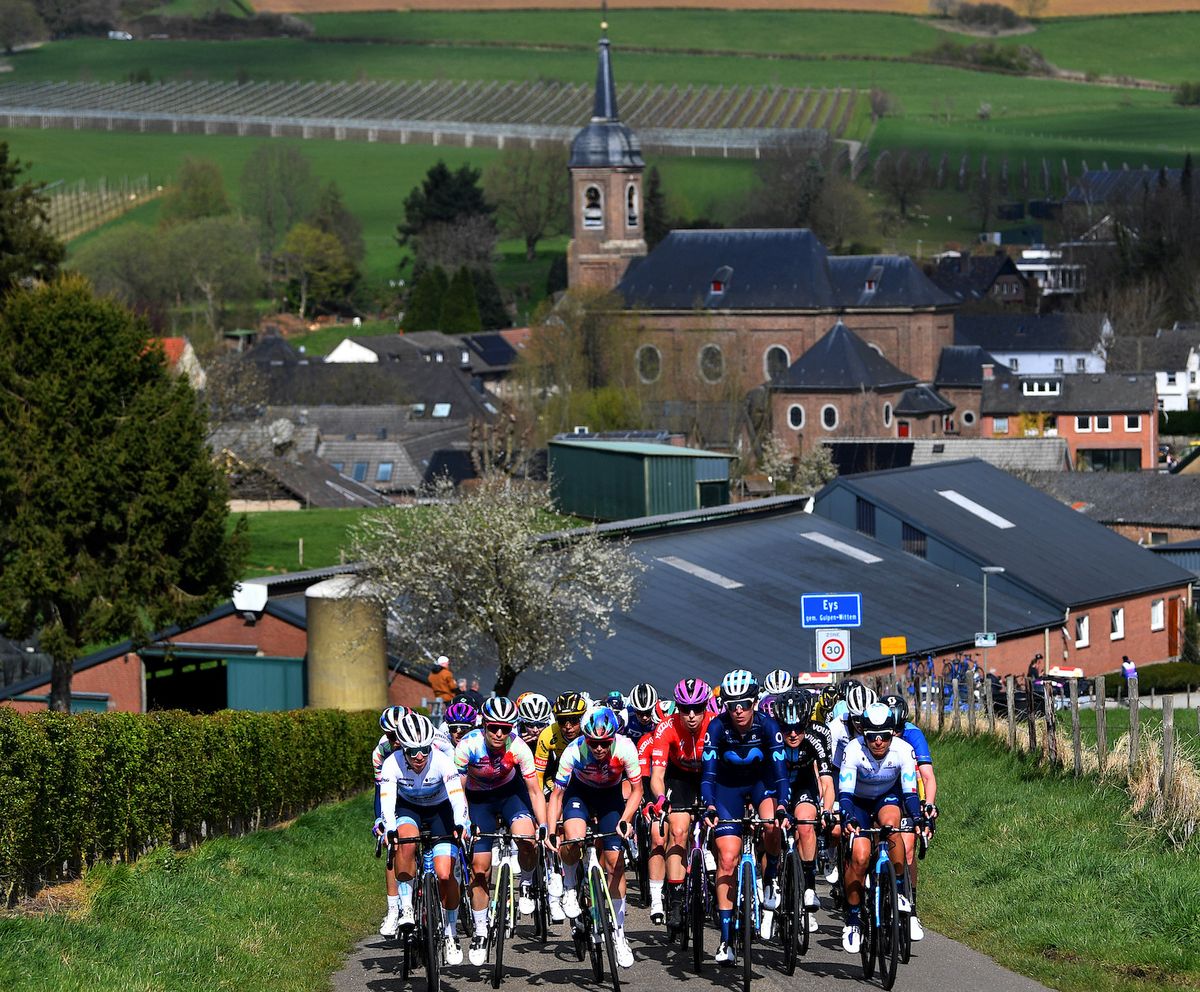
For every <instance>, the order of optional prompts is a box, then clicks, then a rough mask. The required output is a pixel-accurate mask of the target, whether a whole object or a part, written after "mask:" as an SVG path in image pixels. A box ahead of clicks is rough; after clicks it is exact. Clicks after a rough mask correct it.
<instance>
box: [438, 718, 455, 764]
mask: <svg viewBox="0 0 1200 992" xmlns="http://www.w3.org/2000/svg"><path fill="white" fill-rule="evenodd" d="M433 749H434V750H435V751H441V752H442V754H444V755H445V756H446V757H447V758H449V759H450V763H451V764H453V763H454V741H452V740H451V739H450V727H449V725H448V724H445V723H443V724H441V725H440V726H439V727H438V728H437V730H435V731H434V732H433Z"/></svg>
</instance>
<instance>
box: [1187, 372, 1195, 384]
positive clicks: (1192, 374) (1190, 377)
mask: <svg viewBox="0 0 1200 992" xmlns="http://www.w3.org/2000/svg"><path fill="white" fill-rule="evenodd" d="M1195 381H1196V373H1195V372H1189V373H1188V382H1195Z"/></svg>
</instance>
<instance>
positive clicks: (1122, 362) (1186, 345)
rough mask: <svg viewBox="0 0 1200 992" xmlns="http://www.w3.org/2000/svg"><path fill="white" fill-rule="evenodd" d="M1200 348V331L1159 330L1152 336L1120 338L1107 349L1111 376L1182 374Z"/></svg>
mask: <svg viewBox="0 0 1200 992" xmlns="http://www.w3.org/2000/svg"><path fill="white" fill-rule="evenodd" d="M1195 348H1200V329H1197V328H1194V327H1192V328H1174V329H1159V331H1158V332H1157V333H1155V334H1153V335H1137V336H1130V337H1125V336H1122V337H1118V338H1116V339H1115V340H1114V341H1113V342H1112V344H1111V345H1110V346H1109V348H1108V361H1107V364H1106V368H1107V369H1108V371H1109V372H1181V371H1183V370H1185V369H1186V368H1187V360H1188V356H1189V355H1190V354H1191V352H1192V350H1193V349H1195Z"/></svg>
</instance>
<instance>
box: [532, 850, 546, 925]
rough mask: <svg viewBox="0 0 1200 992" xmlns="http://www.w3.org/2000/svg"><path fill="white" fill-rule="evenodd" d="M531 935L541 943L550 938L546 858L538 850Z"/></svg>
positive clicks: (534, 875) (534, 876)
mask: <svg viewBox="0 0 1200 992" xmlns="http://www.w3.org/2000/svg"><path fill="white" fill-rule="evenodd" d="M533 935H534V936H535V937H536V938H537V939H538V940H540V941H541V942H542V943H543V944H544V943H546V941H547V940H549V938H550V905H549V896H548V895H547V892H546V859H545V857H544V856H543V854H542V851H541V850H540V849H539V850H538V855H537V864H536V865H534V868H533Z"/></svg>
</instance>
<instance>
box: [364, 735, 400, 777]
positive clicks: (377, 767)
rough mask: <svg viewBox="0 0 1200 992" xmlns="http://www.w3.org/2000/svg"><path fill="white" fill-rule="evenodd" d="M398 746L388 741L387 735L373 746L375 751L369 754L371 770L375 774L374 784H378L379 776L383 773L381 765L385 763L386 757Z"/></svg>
mask: <svg viewBox="0 0 1200 992" xmlns="http://www.w3.org/2000/svg"><path fill="white" fill-rule="evenodd" d="M398 746H399V745H397V744H393V743H392V742H391V741H389V740H388V738H387V734H384V735H383V736H382V737H380V738H379V743H378V744H376V745H375V750H374V751H372V752H371V768H372V769H373V770H374V772H375V784H376V785H378V784H379V775H380V773H381V772H382V771H383V763H384V762H385V761H387V759H388V756H389V755H390V754H391V753H392V752H393V751H395V750H396V748H397V747H398Z"/></svg>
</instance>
